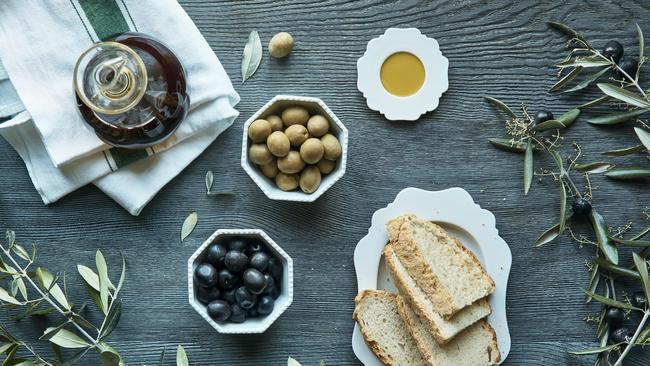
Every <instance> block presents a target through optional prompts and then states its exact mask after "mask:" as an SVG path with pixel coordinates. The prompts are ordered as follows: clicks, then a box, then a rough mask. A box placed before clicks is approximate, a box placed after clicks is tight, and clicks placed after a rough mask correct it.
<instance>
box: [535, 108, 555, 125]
mask: <svg viewBox="0 0 650 366" xmlns="http://www.w3.org/2000/svg"><path fill="white" fill-rule="evenodd" d="M534 119H535V123H536V124H540V123H542V122H546V121H549V120H552V119H553V113H551V112H550V111H547V110H541V111H539V112H537V113H536V114H535V118H534Z"/></svg>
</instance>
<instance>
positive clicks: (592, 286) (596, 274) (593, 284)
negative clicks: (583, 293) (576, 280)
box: [585, 264, 600, 303]
mask: <svg viewBox="0 0 650 366" xmlns="http://www.w3.org/2000/svg"><path fill="white" fill-rule="evenodd" d="M598 282H600V266H599V265H598V264H596V265H594V266H593V268H592V270H591V277H590V278H589V284H588V285H587V291H589V292H595V291H596V288H598ZM585 302H587V303H589V302H591V297H589V296H587V299H586V301H585Z"/></svg>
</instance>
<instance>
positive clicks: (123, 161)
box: [108, 147, 149, 169]
mask: <svg viewBox="0 0 650 366" xmlns="http://www.w3.org/2000/svg"><path fill="white" fill-rule="evenodd" d="M108 153H109V154H110V155H111V157H112V158H113V161H115V165H116V166H117V168H118V169H119V168H121V167H123V166H126V165H129V164H131V163H133V162H136V161H138V160H140V159H144V158H146V157H147V156H149V153H148V152H147V150H135V149H123V148H118V147H114V148H112V149H110V150H109V151H108Z"/></svg>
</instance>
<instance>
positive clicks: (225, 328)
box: [187, 229, 293, 334]
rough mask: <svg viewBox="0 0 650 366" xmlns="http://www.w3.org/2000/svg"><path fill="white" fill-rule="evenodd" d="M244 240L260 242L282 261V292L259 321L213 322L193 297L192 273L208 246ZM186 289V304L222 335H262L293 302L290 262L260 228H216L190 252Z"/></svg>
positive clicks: (205, 309) (291, 261) (194, 296)
mask: <svg viewBox="0 0 650 366" xmlns="http://www.w3.org/2000/svg"><path fill="white" fill-rule="evenodd" d="M233 236H240V237H248V238H257V239H261V240H262V241H263V242H264V243H265V244H266V247H267V249H268V250H269V251H270V252H271V253H272V254H275V256H276V257H277V258H278V259H279V260H280V261H281V262H282V266H283V274H282V291H281V293H280V296H279V297H278V298H277V299H276V300H275V306H274V308H273V311H272V312H271V314H269V315H267V316H265V317H261V318H251V319H246V321H245V322H243V323H220V322H215V321H214V320H213V319H212V318H211V317H210V315H208V311H207V308H206V306H205V305H204V304H203V303H201V302H200V301H199V300H198V299H197V298H196V293H195V288H196V286H194V270H195V269H196V267H197V266H198V265H199V264H200V263H201V262H203V261H204V257H205V250H206V249H207V248H208V246H210V244H212V243H214V242H217V241H218V240H219V239H220V238H221V237H233ZM187 290H188V295H189V300H190V305H192V307H193V308H194V310H196V312H197V313H199V315H201V317H202V318H203V319H205V321H206V322H208V324H210V326H212V328H214V329H215V330H216V331H217V332H219V333H223V334H255V333H264V332H265V331H266V330H267V329H268V328H269V327H270V326H271V324H273V323H274V322H275V321H276V320H277V319H278V318H279V317H280V315H282V313H284V311H285V310H287V308H289V305H291V303H292V302H293V260H292V259H291V257H290V256H289V254H287V252H285V251H284V250H282V248H280V246H279V245H278V244H276V243H275V242H274V241H273V239H271V237H269V236H268V235H266V233H265V232H264V231H263V230H260V229H220V230H217V231H215V232H214V234H212V235H211V236H210V237H209V238H208V240H206V241H205V242H203V244H201V246H200V247H198V248H197V249H196V251H194V254H192V256H191V257H190V258H189V259H188V260H187Z"/></svg>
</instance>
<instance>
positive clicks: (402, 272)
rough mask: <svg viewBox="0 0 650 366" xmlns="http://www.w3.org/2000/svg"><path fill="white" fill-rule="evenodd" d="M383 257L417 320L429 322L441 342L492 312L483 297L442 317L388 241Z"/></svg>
mask: <svg viewBox="0 0 650 366" xmlns="http://www.w3.org/2000/svg"><path fill="white" fill-rule="evenodd" d="M384 260H385V261H386V264H387V265H388V269H389V270H390V276H391V278H392V279H393V282H394V283H395V286H396V287H397V289H398V291H399V293H400V295H401V296H402V297H403V298H404V300H405V301H406V302H407V303H408V305H409V306H410V308H411V309H413V310H414V311H415V312H416V313H417V314H418V316H419V317H420V319H422V320H423V321H424V322H426V323H427V324H428V325H429V327H430V330H431V334H432V335H433V337H434V338H435V339H436V341H437V342H438V343H440V344H444V343H447V342H448V341H449V340H451V339H452V338H453V337H454V336H456V334H458V333H460V332H461V331H462V330H463V329H465V328H467V327H469V326H470V325H472V324H474V323H476V322H477V321H479V320H481V319H483V318H485V317H486V316H488V315H489V314H490V312H491V308H490V303H489V302H488V300H487V299H486V298H483V299H480V300H478V301H476V302H475V303H473V304H472V305H469V306H466V307H465V308H463V309H462V310H460V311H459V312H457V313H456V314H454V316H453V317H451V318H450V319H445V318H443V317H442V316H440V314H438V313H437V312H436V310H435V309H434V307H433V305H432V304H431V302H430V301H429V299H428V297H427V296H426V294H425V293H424V292H423V291H422V289H420V287H418V285H417V284H416V283H415V280H413V278H412V277H411V276H410V275H409V274H408V272H407V271H406V268H404V266H403V265H402V263H401V262H400V261H399V259H398V258H397V255H396V254H395V253H394V251H393V245H392V244H391V243H388V244H387V245H386V247H385V248H384Z"/></svg>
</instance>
